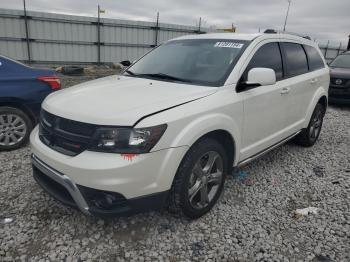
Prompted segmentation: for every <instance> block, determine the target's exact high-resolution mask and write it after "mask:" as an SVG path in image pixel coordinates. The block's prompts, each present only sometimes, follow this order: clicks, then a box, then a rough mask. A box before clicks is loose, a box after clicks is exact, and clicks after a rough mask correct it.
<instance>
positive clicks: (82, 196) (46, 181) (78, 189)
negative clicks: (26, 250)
mask: <svg viewBox="0 0 350 262" xmlns="http://www.w3.org/2000/svg"><path fill="white" fill-rule="evenodd" d="M31 160H32V165H33V177H34V179H35V180H36V182H37V183H38V184H39V185H40V186H41V187H42V188H43V189H44V190H45V191H46V192H48V193H49V194H50V195H51V196H53V197H54V198H55V199H56V200H58V201H60V202H62V203H63V204H65V205H68V206H70V207H73V208H77V209H79V210H80V211H82V212H83V213H84V214H86V215H94V216H101V217H106V216H125V215H132V214H135V213H140V212H145V211H150V210H158V209H161V208H162V207H164V205H165V203H166V199H167V196H168V191H165V192H161V193H155V194H151V195H147V196H142V197H137V198H133V199H126V198H125V197H124V196H123V195H121V194H119V193H116V192H108V191H102V190H97V189H93V188H87V187H84V186H80V185H77V184H75V183H74V181H72V180H71V179H70V178H69V177H68V176H66V175H65V174H62V173H60V172H58V171H57V170H55V169H53V168H51V167H50V166H48V165H47V164H45V163H44V162H42V161H41V160H40V159H39V158H38V157H36V156H35V155H34V154H32V156H31ZM101 196H112V197H114V200H115V202H114V204H113V205H111V207H108V208H103V207H101V206H100V205H98V204H96V203H98V202H96V201H97V199H98V197H101Z"/></svg>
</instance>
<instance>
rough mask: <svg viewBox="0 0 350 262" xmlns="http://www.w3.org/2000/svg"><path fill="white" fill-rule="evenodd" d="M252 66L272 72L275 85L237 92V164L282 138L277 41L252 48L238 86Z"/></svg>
mask: <svg viewBox="0 0 350 262" xmlns="http://www.w3.org/2000/svg"><path fill="white" fill-rule="evenodd" d="M256 67H265V68H271V69H273V70H274V71H275V73H276V79H277V82H276V84H274V85H269V86H259V87H255V88H253V89H249V90H244V91H241V92H239V93H238V95H239V96H241V99H242V100H243V103H244V122H243V128H242V147H241V148H242V150H241V154H240V161H242V160H245V159H246V158H248V157H251V156H253V155H254V154H257V153H259V152H260V151H263V150H264V149H266V148H268V147H269V146H272V145H274V144H276V143H278V142H279V141H280V140H282V139H283V138H284V134H283V129H284V128H285V126H286V114H287V103H286V102H287V96H285V95H283V93H284V92H285V88H287V82H286V81H284V80H283V65H282V57H281V52H280V48H279V44H278V43H277V42H268V43H266V42H265V43H260V44H259V45H258V46H257V47H256V49H255V53H254V55H253V57H252V58H251V60H250V62H249V63H248V65H247V67H246V69H245V71H244V73H243V74H242V77H241V79H240V83H244V82H245V81H246V80H247V75H248V71H249V70H250V69H252V68H256ZM238 85H239V84H238Z"/></svg>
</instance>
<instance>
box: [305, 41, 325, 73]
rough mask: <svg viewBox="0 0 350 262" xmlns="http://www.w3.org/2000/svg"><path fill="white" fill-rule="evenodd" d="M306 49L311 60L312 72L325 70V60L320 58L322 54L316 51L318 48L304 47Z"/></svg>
mask: <svg viewBox="0 0 350 262" xmlns="http://www.w3.org/2000/svg"><path fill="white" fill-rule="evenodd" d="M304 49H305V51H306V54H307V58H308V60H309V68H310V71H314V70H317V69H320V68H324V63H323V60H322V58H321V56H320V53H319V52H318V51H317V50H316V48H314V47H312V46H309V45H304Z"/></svg>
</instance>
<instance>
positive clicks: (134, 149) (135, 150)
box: [90, 124, 167, 154]
mask: <svg viewBox="0 0 350 262" xmlns="http://www.w3.org/2000/svg"><path fill="white" fill-rule="evenodd" d="M166 128H167V125H166V124H164V125H160V126H154V127H147V128H124V127H120V128H119V127H116V128H114V127H103V128H99V129H97V132H96V135H95V139H94V142H93V145H92V146H91V147H90V150H91V151H102V152H110V153H129V154H142V153H147V152H149V151H150V150H151V149H152V148H153V147H154V146H155V144H156V143H157V142H158V141H159V139H160V138H161V137H162V135H163V134H164V131H165V129H166Z"/></svg>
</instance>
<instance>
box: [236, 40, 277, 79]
mask: <svg viewBox="0 0 350 262" xmlns="http://www.w3.org/2000/svg"><path fill="white" fill-rule="evenodd" d="M255 67H265V68H271V69H273V70H274V71H275V73H276V80H277V81H279V80H281V79H282V78H283V66H282V56H281V51H280V48H279V45H278V43H268V44H265V45H263V46H262V47H260V48H259V49H258V51H256V53H255V54H254V56H253V58H252V59H251V60H250V62H249V64H248V66H247V68H246V69H245V71H244V73H243V75H242V78H241V82H245V81H247V77H248V72H249V70H250V69H252V68H255Z"/></svg>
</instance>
